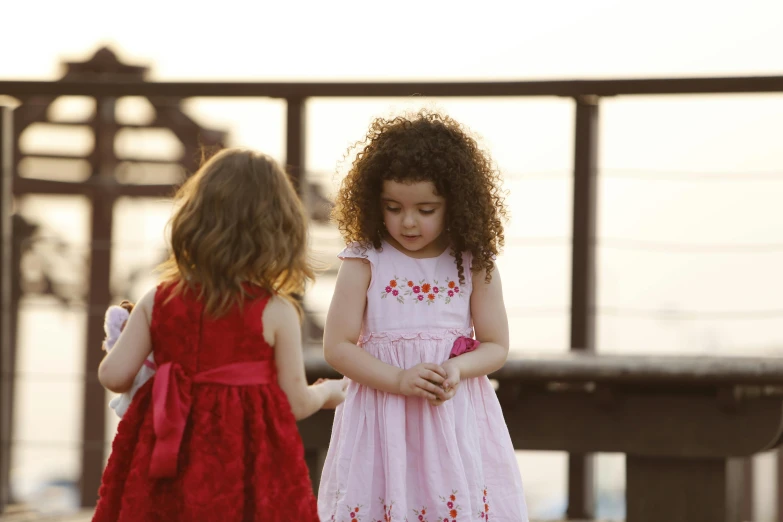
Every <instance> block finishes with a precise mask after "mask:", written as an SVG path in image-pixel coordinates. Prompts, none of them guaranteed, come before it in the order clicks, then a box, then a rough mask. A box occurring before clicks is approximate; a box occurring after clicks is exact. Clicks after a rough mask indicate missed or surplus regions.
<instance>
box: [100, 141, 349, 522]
mask: <svg viewBox="0 0 783 522" xmlns="http://www.w3.org/2000/svg"><path fill="white" fill-rule="evenodd" d="M176 203H177V206H176V211H175V213H174V216H173V218H172V221H171V245H172V255H171V258H170V259H169V260H168V261H167V262H166V263H165V264H164V265H163V267H162V268H163V278H162V282H161V284H160V285H158V286H157V288H153V289H151V290H150V291H149V292H147V294H146V295H144V296H143V297H142V298H141V299H140V300H139V302H138V303H136V306H135V307H134V309H133V312H132V313H131V315H130V318H129V319H128V322H127V324H126V325H125V328H124V329H123V332H122V334H121V335H120V338H119V339H118V340H117V343H116V345H115V346H114V347H113V349H112V350H111V351H110V352H109V353H108V354H107V355H106V357H105V358H104V360H103V362H102V363H101V366H100V368H99V370H98V378H99V379H100V381H101V384H103V386H104V387H106V388H107V389H109V390H111V391H113V392H116V393H124V392H126V391H128V390H129V389H131V387H132V385H133V382H134V379H135V377H136V374H137V372H138V371H139V369H140V368H141V367H142V365H143V364H144V361H145V360H146V359H147V357H148V356H149V355H150V353H151V354H152V355H153V356H154V360H155V364H156V366H157V372H156V373H155V375H154V377H152V379H150V380H149V381H148V382H147V383H146V384H144V385H143V386H142V387H141V388H140V389H139V390H138V391H137V392H136V394H135V396H134V397H133V400H132V401H131V403H130V406H129V407H128V410H127V412H125V415H124V416H123V418H122V420H121V421H120V424H119V426H118V429H117V435H116V437H115V439H114V443H113V445H112V453H111V457H110V458H109V462H108V465H107V467H106V470H105V471H104V474H103V480H102V484H101V488H100V491H99V496H100V499H99V501H98V506H97V508H96V511H95V515H94V518H93V520H94V521H97V522H104V521H127V522H141V521H145V522H149V521H165V522H172V521H186V520H187V521H205V522H206V521H213V520H215V521H221V522H222V521H225V522H232V521H236V522H239V521H259V522H260V521H268V520H284V519H285V520H297V521H309V522H316V521H317V520H318V515H317V509H316V499H315V496H314V495H313V489H312V485H311V482H310V478H309V474H308V469H307V466H306V464H305V460H304V449H303V446H302V441H301V438H300V436H299V432H298V430H297V425H296V421H297V420H298V419H302V418H305V417H308V416H309V415H312V414H313V413H315V412H316V411H318V410H319V409H321V408H335V407H336V406H337V405H338V404H339V403H340V402H342V400H343V399H344V396H345V384H344V383H343V382H342V381H338V380H326V381H323V382H319V383H317V384H315V385H311V386H308V385H307V381H306V379H305V372H304V364H303V358H302V344H301V328H300V316H299V312H298V307H297V306H296V304H295V303H296V300H295V299H293V297H292V296H294V295H295V294H297V293H299V292H301V290H302V288H303V285H304V283H305V281H306V279H308V278H312V276H313V273H312V270H311V268H310V266H309V265H308V261H307V249H306V240H307V224H306V219H305V216H304V213H303V209H302V206H301V203H300V202H299V200H298V198H297V196H296V193H295V191H294V189H293V187H292V185H291V183H290V181H289V180H288V178H287V176H286V175H285V173H284V172H283V171H282V169H281V168H280V167H279V166H278V165H277V164H276V163H275V162H274V161H273V160H272V159H270V158H269V157H267V156H265V155H262V154H258V153H255V152H249V151H241V150H225V151H222V152H220V153H219V154H217V155H216V156H214V157H213V158H212V159H210V160H209V161H208V162H207V163H206V164H205V165H204V166H203V167H202V168H201V169H200V170H199V171H198V172H197V173H196V174H195V175H194V176H192V177H191V178H190V179H188V181H187V182H186V183H185V184H184V185H183V187H182V188H181V189H180V191H179V193H178V195H177V201H176Z"/></svg>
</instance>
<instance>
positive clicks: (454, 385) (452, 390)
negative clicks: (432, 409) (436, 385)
mask: <svg viewBox="0 0 783 522" xmlns="http://www.w3.org/2000/svg"><path fill="white" fill-rule="evenodd" d="M441 366H442V367H443V370H444V371H445V372H446V379H445V380H444V381H443V383H442V384H441V387H442V388H443V392H444V393H443V398H442V399H435V400H430V404H431V405H433V406H440V405H441V404H443V403H444V402H446V401H448V400H450V399H453V398H454V396H455V395H456V394H457V389H458V388H459V385H460V382H461V375H460V370H459V366H457V365H456V364H455V363H454V362H453V359H449V360H448V361H446V362H444V363H443V364H442V365H441Z"/></svg>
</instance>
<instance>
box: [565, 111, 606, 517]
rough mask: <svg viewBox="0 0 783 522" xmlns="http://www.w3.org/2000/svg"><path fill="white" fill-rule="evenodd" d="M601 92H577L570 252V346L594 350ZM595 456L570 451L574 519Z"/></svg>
mask: <svg viewBox="0 0 783 522" xmlns="http://www.w3.org/2000/svg"><path fill="white" fill-rule="evenodd" d="M598 101H599V99H598V97H597V96H582V97H579V98H576V132H575V142H574V202H573V204H574V208H573V247H572V252H571V271H572V272H571V350H580V351H588V352H592V351H593V350H595V315H594V313H593V310H594V307H595V277H596V275H595V274H596V269H595V268H596V264H595V241H594V239H595V235H596V215H597V208H596V205H597V198H596V192H597V187H596V184H597V183H596V171H597V166H598V160H597V155H598ZM593 497H594V492H593V457H592V455H582V454H570V455H569V457H568V510H567V512H566V515H567V517H568V518H569V519H589V518H592V517H593V514H594V506H593V504H594V498H593Z"/></svg>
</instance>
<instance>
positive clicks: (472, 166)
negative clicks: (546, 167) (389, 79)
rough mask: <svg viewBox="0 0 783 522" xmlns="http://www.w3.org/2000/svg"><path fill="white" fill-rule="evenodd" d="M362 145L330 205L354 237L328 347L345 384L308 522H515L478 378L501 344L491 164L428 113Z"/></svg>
mask: <svg viewBox="0 0 783 522" xmlns="http://www.w3.org/2000/svg"><path fill="white" fill-rule="evenodd" d="M368 142H369V143H368V145H367V147H366V148H365V149H364V154H361V155H360V156H359V157H358V159H357V160H356V162H355V163H354V165H353V168H352V170H351V172H350V173H349V174H348V177H347V178H346V181H344V182H343V187H342V188H341V191H340V193H339V194H338V198H337V207H336V211H335V217H336V220H337V222H338V225H339V226H340V228H341V230H342V231H343V235H344V236H345V237H346V239H347V240H349V241H350V243H349V245H348V247H347V248H346V249H345V250H343V251H342V253H340V255H339V257H340V258H341V259H342V260H343V264H342V266H341V268H340V273H339V275H338V279H337V283H336V287H335V295H334V298H333V300H332V305H331V307H330V310H329V314H328V317H327V321H326V328H325V335H324V353H325V357H326V360H327V362H329V363H330V364H331V365H332V366H333V367H335V369H337V370H338V371H339V372H341V373H342V374H344V375H345V376H346V377H347V378H348V379H350V384H349V386H348V392H347V397H346V400H345V402H344V403H343V404H342V405H341V406H340V407H338V409H337V410H336V412H335V419H334V426H333V429H332V436H331V443H330V447H329V451H328V454H327V457H326V461H325V465H324V469H323V473H322V478H321V484H320V489H319V495H318V506H319V508H318V510H319V516H320V517H321V520H324V521H338V522H343V521H345V522H350V521H356V520H358V521H361V522H376V521H383V522H391V521H399V522H402V521H410V522H414V521H421V522H435V521H438V522H454V521H458V522H461V521H467V520H481V521H486V520H493V521H504V522H525V521H527V520H528V518H527V507H526V504H525V499H524V493H523V488H522V480H521V476H520V471H519V469H518V466H517V460H516V456H515V453H514V447H513V444H512V442H511V439H510V436H509V433H508V429H507V427H506V423H505V420H504V418H503V413H502V410H501V407H500V404H499V402H498V399H497V396H496V393H495V391H494V389H493V387H492V384H491V383H490V381H489V379H488V378H487V374H488V373H491V372H492V371H495V370H497V369H498V368H500V367H501V366H502V365H503V363H504V362H505V359H506V356H507V353H508V323H507V319H506V313H505V308H504V306H503V298H502V290H501V286H500V278H499V274H498V271H497V269H496V267H495V266H494V258H495V254H496V253H497V249H496V248H497V241H498V240H499V238H502V227H501V226H500V225H499V223H500V221H499V219H498V218H499V217H500V216H501V215H502V202H501V201H500V200H499V199H496V198H493V197H492V194H493V190H494V188H493V187H495V186H496V185H495V183H496V181H497V177H496V174H495V173H494V171H491V170H489V169H488V168H487V163H486V162H483V161H482V160H481V158H482V157H483V156H480V155H479V152H478V151H477V149H475V148H474V146H475V143H474V142H472V141H471V140H470V139H469V138H467V136H465V134H464V133H463V132H462V131H461V129H460V127H459V126H458V124H456V122H453V120H450V119H449V118H445V117H441V116H438V115H432V114H423V115H418V116H417V117H415V118H413V119H405V118H397V119H395V120H392V121H386V120H378V121H376V123H375V124H374V127H373V129H371V133H370V135H368ZM373 187H375V190H376V191H377V194H374V193H372V190H373ZM459 191H464V193H460V192H459ZM495 194H496V192H495ZM374 206H380V208H379V209H375V208H373V207H374ZM373 220H375V221H373ZM374 231H375V232H374ZM485 232H486V233H485ZM363 234H366V235H367V237H363ZM488 275H489V277H488ZM474 333H475V336H476V339H477V341H480V344H479V343H477V342H476V341H474V340H473V339H472V338H473V336H474ZM455 355H457V356H456V357H455Z"/></svg>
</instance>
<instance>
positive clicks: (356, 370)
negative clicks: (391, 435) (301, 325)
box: [324, 259, 446, 399]
mask: <svg viewBox="0 0 783 522" xmlns="http://www.w3.org/2000/svg"><path fill="white" fill-rule="evenodd" d="M370 270H371V268H370V264H369V263H368V262H366V261H364V260H362V259H346V260H345V261H344V262H343V264H342V265H341V266H340V271H339V273H338V274H337V283H336V284H335V289H334V296H333V297H332V303H331V304H330V306H329V313H328V314H327V316H326V326H325V327H324V358H325V359H326V362H327V363H329V365H330V366H331V367H332V368H334V369H335V370H337V371H338V372H340V373H341V374H343V375H345V376H346V377H348V378H350V379H351V380H353V381H356V382H358V383H359V384H363V385H365V386H369V387H371V388H375V389H376V390H380V391H384V392H387V393H396V394H404V395H418V396H420V397H424V398H428V399H429V398H434V397H435V395H439V396H440V395H443V393H444V392H443V390H442V388H441V387H440V386H436V385H435V384H433V383H441V382H443V379H444V378H445V376H446V375H445V372H443V369H442V368H440V367H439V366H438V365H435V364H422V365H418V366H417V367H416V368H411V369H409V370H403V369H401V368H397V367H396V366H392V365H390V364H386V363H385V362H383V361H381V360H379V359H377V358H375V357H373V356H372V355H370V354H369V353H367V352H366V351H365V350H363V349H362V348H361V347H359V346H357V345H356V343H357V341H358V340H359V334H360V333H361V328H362V319H363V318H364V310H365V307H366V305H367V288H368V287H369V284H370V275H371V272H370ZM406 372H407V373H406ZM424 381H429V382H424ZM414 388H415V390H414Z"/></svg>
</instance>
